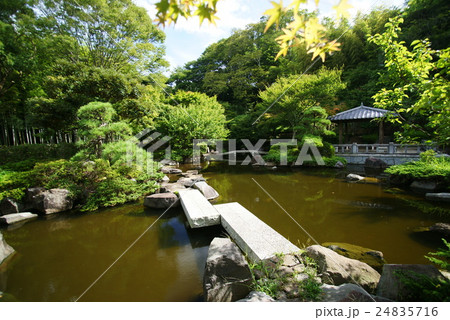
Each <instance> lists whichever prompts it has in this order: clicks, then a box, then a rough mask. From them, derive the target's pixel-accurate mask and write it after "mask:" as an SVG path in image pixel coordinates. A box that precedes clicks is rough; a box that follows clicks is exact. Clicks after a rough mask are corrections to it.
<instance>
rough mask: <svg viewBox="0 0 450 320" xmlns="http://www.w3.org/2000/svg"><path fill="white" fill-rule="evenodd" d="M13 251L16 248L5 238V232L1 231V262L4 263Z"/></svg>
mask: <svg viewBox="0 0 450 320" xmlns="http://www.w3.org/2000/svg"><path fill="white" fill-rule="evenodd" d="M13 252H14V249H13V248H12V247H11V246H10V245H8V244H7V243H6V241H5V240H4V239H3V234H2V233H1V232H0V264H2V262H3V261H4V260H5V259H6V258H8V257H9V256H10V255H11V254H12V253H13Z"/></svg>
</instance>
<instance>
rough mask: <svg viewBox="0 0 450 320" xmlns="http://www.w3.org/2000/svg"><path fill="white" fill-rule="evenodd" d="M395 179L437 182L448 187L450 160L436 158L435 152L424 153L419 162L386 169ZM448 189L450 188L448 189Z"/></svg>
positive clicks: (449, 181) (449, 182)
mask: <svg viewBox="0 0 450 320" xmlns="http://www.w3.org/2000/svg"><path fill="white" fill-rule="evenodd" d="M385 172H387V173H389V174H390V175H391V176H392V177H393V178H394V179H399V180H401V181H406V183H409V182H411V181H412V180H415V179H419V180H437V181H442V182H443V183H444V184H446V185H447V186H449V185H450V158H446V157H435V153H434V151H433V150H429V151H426V152H423V153H422V154H421V158H420V160H419V161H414V162H408V163H404V164H399V165H395V166H392V167H389V168H387V169H386V171H385ZM447 188H448V187H447Z"/></svg>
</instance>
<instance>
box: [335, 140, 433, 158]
mask: <svg viewBox="0 0 450 320" xmlns="http://www.w3.org/2000/svg"><path fill="white" fill-rule="evenodd" d="M333 146H334V148H335V151H336V153H339V154H398V155H400V154H403V155H418V154H420V153H421V152H424V151H426V150H429V149H432V147H430V146H426V145H418V144H395V143H393V142H390V143H389V144H358V143H352V144H334V145H333Z"/></svg>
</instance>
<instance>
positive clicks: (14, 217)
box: [0, 212, 38, 225]
mask: <svg viewBox="0 0 450 320" xmlns="http://www.w3.org/2000/svg"><path fill="white" fill-rule="evenodd" d="M37 216H38V215H37V214H34V213H31V212H20V213H11V214H6V215H4V216H1V217H0V224H7V225H10V224H14V223H18V222H21V221H24V220H28V219H33V218H37Z"/></svg>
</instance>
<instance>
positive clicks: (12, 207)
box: [0, 197, 20, 216]
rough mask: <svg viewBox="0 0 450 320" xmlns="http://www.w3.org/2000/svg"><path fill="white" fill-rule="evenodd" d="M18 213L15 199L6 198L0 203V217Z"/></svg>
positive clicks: (18, 205)
mask: <svg viewBox="0 0 450 320" xmlns="http://www.w3.org/2000/svg"><path fill="white" fill-rule="evenodd" d="M18 212H20V204H19V203H18V202H17V201H16V200H15V199H12V198H8V197H6V198H3V199H2V201H0V216H3V215H5V214H10V213H18Z"/></svg>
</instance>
